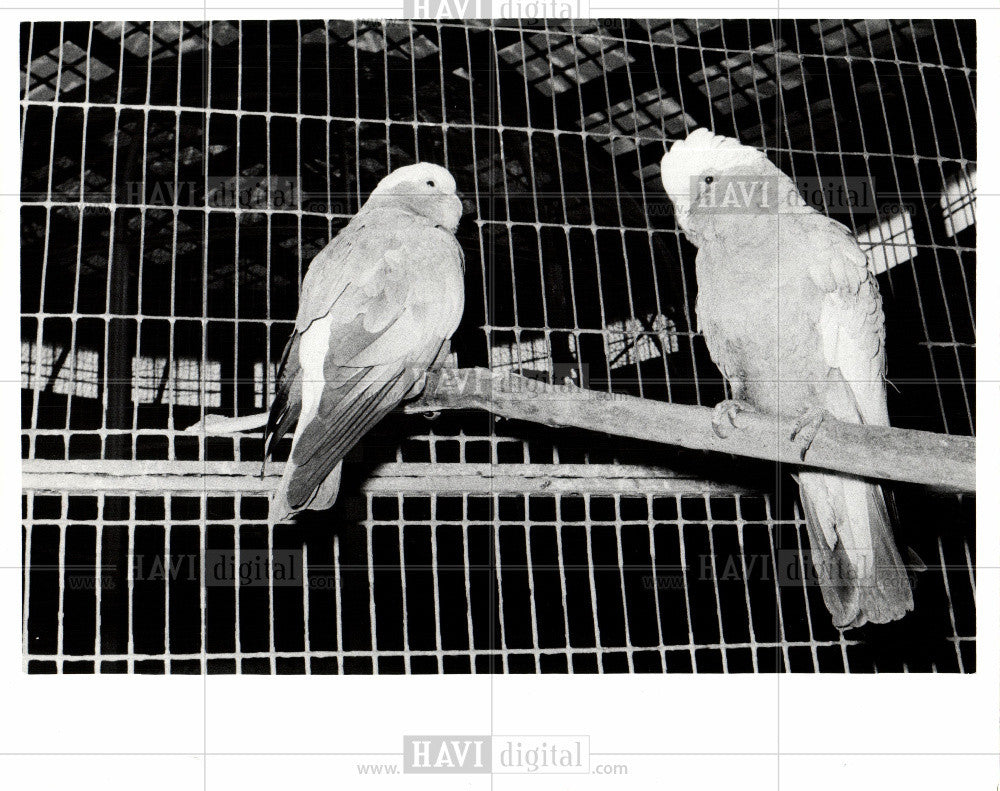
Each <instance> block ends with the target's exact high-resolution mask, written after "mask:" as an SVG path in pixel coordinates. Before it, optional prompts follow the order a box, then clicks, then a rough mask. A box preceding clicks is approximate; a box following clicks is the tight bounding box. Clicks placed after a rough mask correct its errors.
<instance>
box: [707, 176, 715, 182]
mask: <svg viewBox="0 0 1000 791" xmlns="http://www.w3.org/2000/svg"><path fill="white" fill-rule="evenodd" d="M713 181H715V176H705V183H706V184H711V183H712V182H713Z"/></svg>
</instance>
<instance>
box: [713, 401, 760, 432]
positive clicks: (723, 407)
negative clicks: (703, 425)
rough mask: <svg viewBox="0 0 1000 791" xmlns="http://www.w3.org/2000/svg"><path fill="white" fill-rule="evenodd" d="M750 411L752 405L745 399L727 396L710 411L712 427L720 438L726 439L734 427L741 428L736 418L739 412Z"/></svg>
mask: <svg viewBox="0 0 1000 791" xmlns="http://www.w3.org/2000/svg"><path fill="white" fill-rule="evenodd" d="M752 411H753V407H752V406H750V404H748V403H747V402H746V401H739V400H737V399H734V398H727V399H726V400H725V401H720V402H719V403H718V404H716V405H715V410H714V411H713V412H712V428H713V429H714V430H715V433H716V434H717V435H718V436H719V437H720V438H721V439H726V438H727V437H728V436H729V435H730V434H732V433H733V429H734V428H743V427H742V426H741V425H740V423H739V421H738V420H737V418H738V417H739V414H740V412H752Z"/></svg>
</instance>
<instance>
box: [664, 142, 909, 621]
mask: <svg viewBox="0 0 1000 791" xmlns="http://www.w3.org/2000/svg"><path fill="white" fill-rule="evenodd" d="M660 170H661V173H660V175H661V178H662V180H663V186H664V189H666V191H667V194H668V195H669V196H670V199H671V201H672V202H673V205H674V210H675V216H676V218H677V222H678V225H679V226H680V228H681V229H682V230H683V231H684V233H685V235H686V236H687V238H688V239H689V240H690V241H691V242H692V243H693V244H695V245H696V246H697V247H698V255H697V259H696V261H695V270H696V274H697V280H698V300H697V315H698V325H699V329H700V331H701V333H702V334H703V335H704V337H705V342H706V344H707V345H708V350H709V352H710V354H711V356H712V359H713V360H714V361H715V364H716V365H717V366H718V367H719V369H720V370H721V372H722V374H723V376H724V377H725V378H726V380H727V381H728V383H729V385H730V388H731V390H732V396H733V398H732V400H729V401H723V402H722V403H721V404H719V405H718V406H717V407H716V411H715V416H714V419H713V421H712V422H713V425H714V426H715V430H716V431H717V432H718V433H719V434H720V435H722V436H726V435H727V434H728V433H729V432H730V431H731V430H732V429H733V427H734V426H737V425H738V419H737V415H738V413H739V411H740V410H741V409H754V410H757V411H759V412H763V413H766V414H770V415H777V416H780V417H786V418H795V419H796V424H795V425H796V431H795V434H793V437H792V438H793V439H797V440H798V441H799V442H801V443H802V447H803V457H804V454H805V451H806V449H807V448H808V445H809V443H810V442H811V441H812V437H813V436H815V433H816V430H817V429H818V428H819V424H820V422H821V421H822V419H823V417H824V416H825V415H827V414H829V415H833V416H834V417H835V418H837V419H839V420H842V421H845V422H850V423H864V424H868V425H877V426H886V425H888V424H889V416H888V413H887V410H886V397H885V379H884V376H885V317H884V315H883V313H882V300H881V297H880V296H879V291H878V285H877V283H876V282H875V278H874V277H873V276H872V274H871V272H870V271H869V269H868V264H867V260H866V258H865V254H864V252H862V250H861V248H860V247H858V244H857V242H856V241H855V240H854V238H853V237H852V236H851V234H850V232H849V231H848V229H847V228H846V227H845V226H843V225H841V224H840V223H838V222H835V221H834V220H832V219H830V218H828V217H826V216H825V215H823V214H821V213H819V212H817V211H816V210H815V209H813V208H812V207H810V206H808V205H807V204H806V203H805V201H804V200H803V199H802V198H801V196H800V195H799V193H798V191H797V189H796V187H795V184H794V183H793V182H792V180H791V179H790V178H788V177H787V176H786V175H785V174H784V173H782V172H781V171H780V170H779V169H778V168H777V167H775V166H774V165H773V164H772V163H771V162H770V160H768V158H767V157H766V156H765V155H764V154H763V153H761V152H760V151H758V150H756V149H754V148H750V147H748V146H744V145H741V144H740V143H739V142H737V141H736V140H734V139H732V138H729V137H723V136H721V135H715V134H712V133H711V132H709V131H708V130H706V129H698V130H696V131H694V132H692V133H691V134H690V135H689V136H688V137H687V139H685V140H682V141H680V142H677V143H675V144H674V145H673V146H672V147H671V148H670V151H669V152H668V153H667V154H666V155H664V157H663V160H662V162H661V163H660ZM872 472H873V474H877V472H878V471H877V470H872ZM796 477H797V480H798V483H799V494H800V496H801V501H802V507H803V511H804V514H805V518H806V527H807V531H808V534H809V543H810V546H811V549H812V559H813V564H814V565H815V567H816V570H817V574H818V579H819V583H820V586H821V590H822V593H823V600H824V601H825V602H826V606H827V608H828V609H829V610H830V613H831V614H832V616H833V623H834V625H835V626H837V627H838V628H841V629H845V628H849V627H854V626H861V625H863V624H864V623H866V622H869V621H870V622H872V623H886V622H888V621H892V620H895V619H897V618H901V617H902V616H903V615H905V614H906V613H907V612H908V611H910V610H912V609H913V594H912V591H911V589H910V583H909V578H908V576H907V572H906V569H905V567H904V566H903V563H902V560H901V559H900V556H899V552H898V551H897V549H896V545H895V543H894V541H893V537H892V528H891V525H890V520H889V514H888V509H887V508H886V501H885V496H884V494H883V492H882V489H881V487H879V486H878V485H876V484H874V483H871V482H870V481H867V480H863V479H859V478H854V477H851V476H848V475H840V474H831V473H825V472H822V473H821V472H811V471H806V470H802V471H800V472H799V473H798V475H797V476H796Z"/></svg>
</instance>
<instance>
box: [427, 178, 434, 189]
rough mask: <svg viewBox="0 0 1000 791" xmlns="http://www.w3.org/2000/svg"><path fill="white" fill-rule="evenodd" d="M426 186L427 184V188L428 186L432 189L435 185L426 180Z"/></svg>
mask: <svg viewBox="0 0 1000 791" xmlns="http://www.w3.org/2000/svg"><path fill="white" fill-rule="evenodd" d="M426 184H427V186H428V187H433V186H436V185H435V184H434V182H433V181H431V180H430V179H428V180H427V182H426Z"/></svg>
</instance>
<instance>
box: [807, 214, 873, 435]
mask: <svg viewBox="0 0 1000 791" xmlns="http://www.w3.org/2000/svg"><path fill="white" fill-rule="evenodd" d="M814 216H815V218H816V220H817V221H818V225H819V231H820V233H819V234H818V235H817V236H816V237H815V238H816V241H817V243H818V248H817V250H816V251H815V255H813V256H812V258H811V261H812V263H811V266H810V275H811V276H812V280H813V282H814V283H815V284H816V285H817V286H819V287H820V288H821V289H822V290H823V291H824V292H825V296H824V298H823V301H822V306H821V310H820V315H819V319H818V326H819V331H820V335H821V338H822V348H823V356H824V359H825V361H826V363H827V364H828V365H829V366H830V367H831V368H836V369H838V370H839V371H840V374H841V376H842V377H843V379H844V381H845V382H846V383H847V385H848V387H849V388H850V391H851V394H852V395H853V396H854V401H855V406H856V410H857V414H858V417H860V419H861V421H862V422H864V423H868V424H870V425H878V426H887V425H889V414H888V411H887V408H886V398H885V315H884V314H883V312H882V298H881V296H880V295H879V290H878V283H877V281H876V280H875V277H874V275H873V274H872V273H871V270H870V269H869V268H868V259H867V257H866V256H865V254H864V252H863V251H862V250H861V248H860V247H859V246H858V244H857V242H856V241H855V239H854V237H853V236H851V234H850V232H849V231H848V230H847V228H846V227H844V226H843V225H841V224H840V223H838V222H836V221H834V220H831V219H829V218H827V217H823V216H822V215H814ZM811 231H812V229H810V233H809V234H804V235H803V236H804V237H805V238H813V237H812V236H811ZM832 411H834V413H835V414H836V413H837V411H838V410H836V409H833V410H832ZM838 417H841V418H842V419H844V416H842V415H838Z"/></svg>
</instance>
